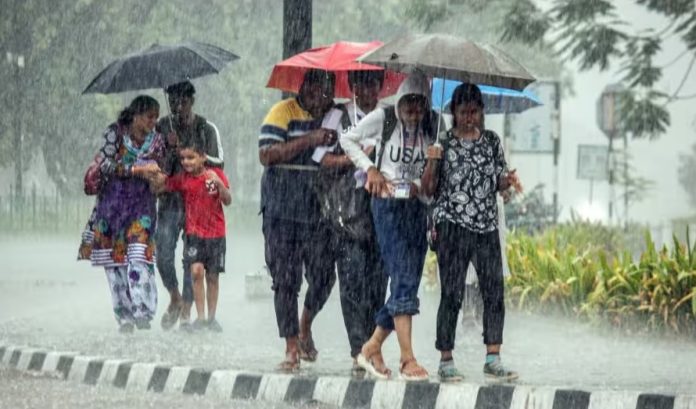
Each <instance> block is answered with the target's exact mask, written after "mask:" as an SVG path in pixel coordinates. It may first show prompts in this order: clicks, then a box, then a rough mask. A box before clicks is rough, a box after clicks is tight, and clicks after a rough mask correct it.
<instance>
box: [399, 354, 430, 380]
mask: <svg viewBox="0 0 696 409" xmlns="http://www.w3.org/2000/svg"><path fill="white" fill-rule="evenodd" d="M410 363H415V364H416V365H418V366H419V367H420V368H421V369H423V371H425V368H423V367H422V366H420V365H419V364H418V362H416V360H415V359H409V360H408V361H404V362H402V363H401V367H400V368H399V378H400V379H402V380H404V381H408V382H419V381H427V380H428V379H429V378H430V376H429V375H428V372H427V371H426V372H425V375H408V374H405V373H404V368H405V367H406V365H408V364H410Z"/></svg>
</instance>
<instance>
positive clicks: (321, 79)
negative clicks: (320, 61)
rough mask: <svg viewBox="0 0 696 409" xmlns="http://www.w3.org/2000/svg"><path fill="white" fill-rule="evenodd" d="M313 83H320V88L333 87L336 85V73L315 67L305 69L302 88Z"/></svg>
mask: <svg viewBox="0 0 696 409" xmlns="http://www.w3.org/2000/svg"><path fill="white" fill-rule="evenodd" d="M315 84H319V85H321V86H322V89H334V86H335V85H336V74H334V73H333V72H329V71H324V70H317V69H310V70H307V72H305V74H304V79H303V80H302V88H305V87H307V86H310V85H315Z"/></svg>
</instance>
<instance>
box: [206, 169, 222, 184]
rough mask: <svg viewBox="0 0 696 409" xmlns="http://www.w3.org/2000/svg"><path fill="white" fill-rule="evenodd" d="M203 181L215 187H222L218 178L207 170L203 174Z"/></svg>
mask: <svg viewBox="0 0 696 409" xmlns="http://www.w3.org/2000/svg"><path fill="white" fill-rule="evenodd" d="M205 180H207V181H210V182H212V183H215V184H216V185H218V186H219V185H223V186H224V184H223V183H222V180H221V179H220V176H218V175H217V173H215V172H214V171H212V170H210V169H208V170H207V171H206V172H205Z"/></svg>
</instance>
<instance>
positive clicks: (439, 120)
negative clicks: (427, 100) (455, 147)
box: [435, 76, 447, 147]
mask: <svg viewBox="0 0 696 409" xmlns="http://www.w3.org/2000/svg"><path fill="white" fill-rule="evenodd" d="M446 81H447V77H445V76H443V77H442V81H441V84H442V93H441V94H440V115H438V118H437V133H436V134H435V143H436V144H437V145H438V146H439V147H441V146H442V145H440V124H441V123H442V111H443V110H444V105H445V82H446Z"/></svg>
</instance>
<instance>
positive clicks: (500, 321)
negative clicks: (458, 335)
mask: <svg viewBox="0 0 696 409" xmlns="http://www.w3.org/2000/svg"><path fill="white" fill-rule="evenodd" d="M437 237H438V248H437V262H438V266H439V268H440V288H441V292H440V307H439V308H438V310H437V339H436V341H435V348H436V349H437V350H439V351H451V350H453V349H454V337H455V332H456V329H457V318H458V316H459V309H460V308H461V306H462V298H463V297H464V288H465V283H466V271H467V268H468V266H469V262H473V263H474V268H476V272H477V274H478V279H479V287H480V290H481V296H482V298H483V343H484V344H486V345H494V344H502V343H503V325H504V322H505V300H504V293H505V291H504V281H503V262H502V257H501V252H500V251H501V250H500V238H499V236H498V230H495V231H492V232H489V233H474V232H472V231H470V230H468V229H466V228H464V227H461V226H459V225H456V224H453V223H449V222H443V223H439V224H438V225H437Z"/></svg>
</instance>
